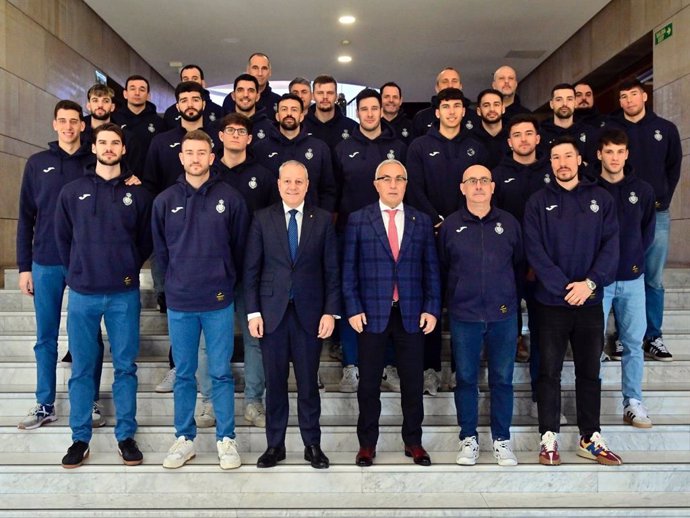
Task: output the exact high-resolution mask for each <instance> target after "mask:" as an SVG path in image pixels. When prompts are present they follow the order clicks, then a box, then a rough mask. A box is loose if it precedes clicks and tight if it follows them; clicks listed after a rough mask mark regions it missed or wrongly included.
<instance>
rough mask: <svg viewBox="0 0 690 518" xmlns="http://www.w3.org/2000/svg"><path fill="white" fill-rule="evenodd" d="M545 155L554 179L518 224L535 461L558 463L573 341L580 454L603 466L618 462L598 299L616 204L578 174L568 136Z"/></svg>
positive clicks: (614, 259) (612, 261)
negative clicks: (534, 345) (526, 284)
mask: <svg viewBox="0 0 690 518" xmlns="http://www.w3.org/2000/svg"><path fill="white" fill-rule="evenodd" d="M550 156H551V166H552V168H553V173H554V177H555V179H556V181H555V182H551V183H550V184H548V185H547V187H546V188H545V189H542V190H540V191H538V192H537V193H535V194H534V195H533V196H532V197H531V198H530V199H529V201H528V202H527V206H526V207H525V218H524V222H523V231H524V235H525V250H526V252H527V259H528V261H529V265H530V266H531V267H532V269H533V270H534V273H535V274H536V278H537V287H536V291H535V298H536V300H537V303H538V306H537V311H538V313H539V318H538V326H539V348H540V353H541V362H540V368H539V381H538V383H537V402H538V408H539V433H540V434H541V436H542V437H541V451H540V454H539V462H540V463H542V464H545V465H557V464H560V456H559V454H558V440H557V433H558V432H559V429H560V422H559V414H560V406H561V405H560V403H561V371H562V369H563V360H564V358H565V352H566V348H567V346H568V342H570V344H571V347H572V350H573V360H574V362H575V372H576V373H577V374H576V379H575V397H576V402H577V424H578V427H579V430H580V443H579V448H578V451H577V453H578V455H580V456H582V457H585V458H588V459H592V460H596V461H597V462H599V463H602V464H621V462H622V461H621V459H620V457H618V456H617V455H616V454H614V453H613V452H611V451H610V450H609V449H608V447H607V446H606V442H605V441H604V439H603V438H602V437H601V434H600V430H601V428H600V408H601V379H600V377H599V369H600V356H601V351H602V350H603V339H604V326H603V320H602V318H601V314H602V303H601V300H602V293H603V287H604V286H606V285H607V284H610V283H611V282H612V281H613V280H614V278H615V273H616V269H617V268H618V221H617V217H616V207H615V204H614V202H613V200H612V199H611V196H610V195H609V194H608V193H607V192H606V190H604V189H602V188H601V187H599V186H597V185H596V183H595V182H593V181H590V180H588V179H586V178H585V177H579V176H578V168H579V166H580V164H581V163H582V157H581V156H580V154H579V152H578V150H577V143H576V141H575V140H574V139H573V138H571V137H561V138H560V139H558V140H556V142H554V144H553V145H552V147H551V154H550Z"/></svg>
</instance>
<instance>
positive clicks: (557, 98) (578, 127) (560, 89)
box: [539, 83, 596, 167]
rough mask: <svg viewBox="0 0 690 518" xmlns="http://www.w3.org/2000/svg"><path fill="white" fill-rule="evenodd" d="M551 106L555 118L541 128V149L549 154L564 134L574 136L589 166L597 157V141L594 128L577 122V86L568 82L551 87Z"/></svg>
mask: <svg viewBox="0 0 690 518" xmlns="http://www.w3.org/2000/svg"><path fill="white" fill-rule="evenodd" d="M549 106H550V107H551V109H552V110H553V119H550V120H545V121H544V122H542V124H541V128H540V129H539V135H540V137H541V141H540V144H539V151H540V153H542V154H547V153H548V151H549V149H550V147H551V144H552V143H553V142H554V141H555V140H556V139H557V138H558V137H561V136H564V135H569V136H571V137H573V139H574V140H575V142H576V143H577V149H578V151H579V152H580V156H581V157H582V161H583V163H584V166H585V167H587V166H588V165H589V164H592V163H593V162H594V160H595V159H596V149H595V148H596V142H595V135H594V129H593V128H592V127H591V126H588V125H586V124H584V123H582V122H575V120H574V119H573V116H574V113H575V88H573V85H571V84H568V83H560V84H557V85H556V86H554V87H553V88H552V89H551V100H550V101H549Z"/></svg>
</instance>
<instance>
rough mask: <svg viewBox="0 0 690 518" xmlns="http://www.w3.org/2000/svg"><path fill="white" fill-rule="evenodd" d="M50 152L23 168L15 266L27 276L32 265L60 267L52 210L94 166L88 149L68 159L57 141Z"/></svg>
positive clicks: (47, 151)
mask: <svg viewBox="0 0 690 518" xmlns="http://www.w3.org/2000/svg"><path fill="white" fill-rule="evenodd" d="M48 146H49V149H47V150H46V151H40V152H38V153H35V154H34V155H31V156H30V157H29V160H28V161H27V162H26V166H25V167H24V176H23V177H22V186H21V190H20V192H19V218H18V220H17V266H18V267H19V271H20V272H30V271H31V263H32V262H33V261H35V262H37V263H38V264H41V265H44V266H54V265H58V264H62V261H61V260H60V254H59V253H58V249H57V245H56V243H55V227H54V223H55V206H56V204H57V199H58V194H59V193H60V190H61V189H62V188H63V187H64V186H65V185H66V184H68V183H69V182H71V181H73V180H76V179H77V178H80V177H81V176H83V175H84V167H85V166H86V165H87V164H88V163H91V162H93V159H92V156H93V154H92V153H91V145H90V144H84V145H82V146H81V147H80V148H79V149H78V150H77V152H76V153H74V154H73V155H68V154H67V153H66V152H64V151H63V150H62V149H61V148H60V146H59V145H58V143H57V141H55V142H51V143H50V144H48Z"/></svg>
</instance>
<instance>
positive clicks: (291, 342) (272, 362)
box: [261, 303, 381, 448]
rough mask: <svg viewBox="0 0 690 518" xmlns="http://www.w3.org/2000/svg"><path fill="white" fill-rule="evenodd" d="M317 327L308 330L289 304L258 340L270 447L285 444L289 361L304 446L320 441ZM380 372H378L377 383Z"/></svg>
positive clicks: (288, 410) (318, 341) (319, 344)
mask: <svg viewBox="0 0 690 518" xmlns="http://www.w3.org/2000/svg"><path fill="white" fill-rule="evenodd" d="M317 332H318V330H317V329H313V330H311V332H307V331H305V330H304V328H303V327H302V324H300V322H299V319H298V317H297V312H296V311H295V306H294V305H293V304H292V303H290V304H288V308H287V310H286V311H285V315H283V320H281V322H280V324H278V327H277V328H276V330H275V331H273V332H272V333H265V334H264V337H263V338H262V339H261V353H262V359H263V364H264V374H265V377H266V442H267V445H268V447H269V448H271V447H272V448H279V447H283V446H285V430H286V429H287V424H288V415H289V412H290V408H289V402H288V375H289V373H290V361H292V365H293V368H294V370H295V379H296V381H297V417H298V421H299V429H300V433H301V434H302V441H303V442H304V445H305V446H312V445H315V444H321V427H320V425H319V418H320V417H321V397H320V395H319V384H318V379H317V377H318V371H319V360H320V356H321V341H320V340H319V339H318V338H317V337H316V335H317ZM380 379H381V372H380V371H379V382H380Z"/></svg>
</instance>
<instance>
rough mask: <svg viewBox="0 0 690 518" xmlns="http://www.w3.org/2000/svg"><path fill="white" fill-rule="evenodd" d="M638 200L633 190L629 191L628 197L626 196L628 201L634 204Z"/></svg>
mask: <svg viewBox="0 0 690 518" xmlns="http://www.w3.org/2000/svg"><path fill="white" fill-rule="evenodd" d="M638 200H639V198H638V197H637V195H636V194H635V191H631V192H630V197H629V198H628V201H629V202H630V203H632V204H633V205H635V204H636V203H637V201H638Z"/></svg>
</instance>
